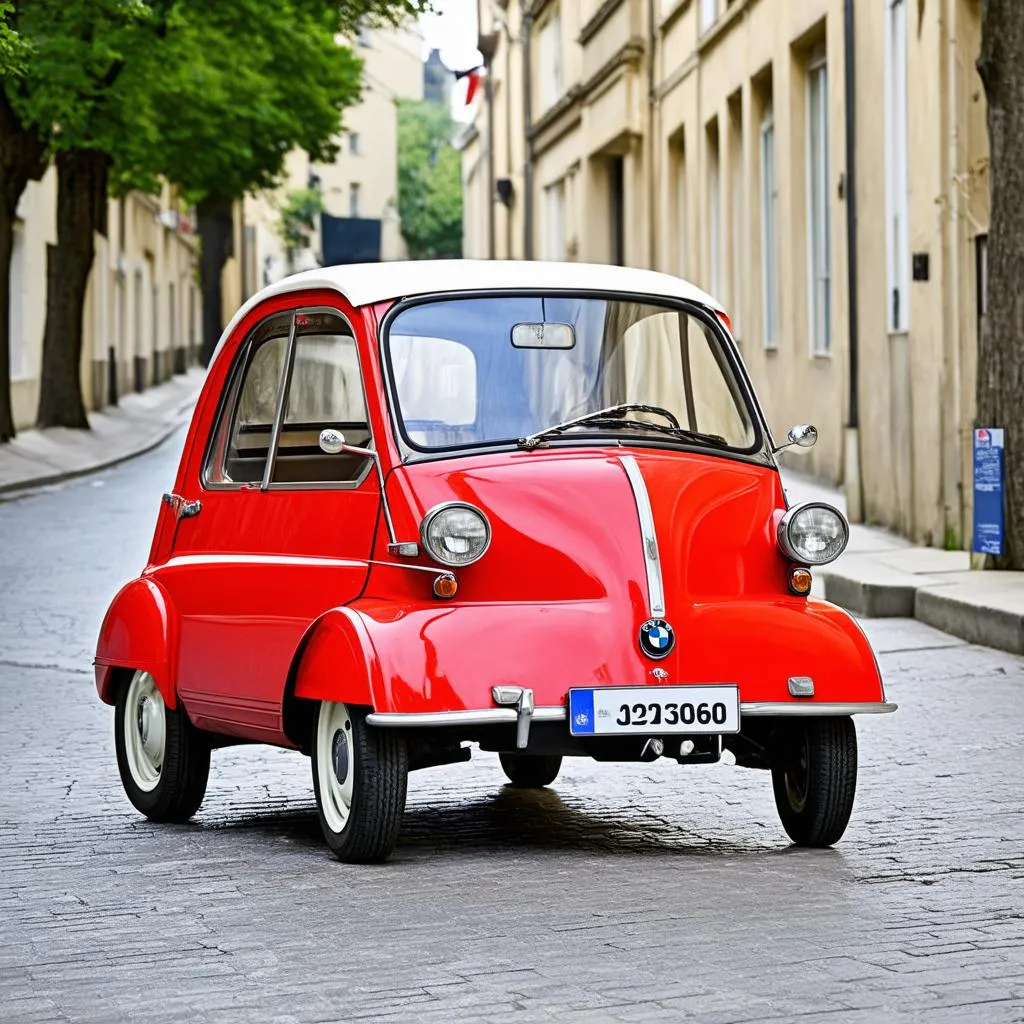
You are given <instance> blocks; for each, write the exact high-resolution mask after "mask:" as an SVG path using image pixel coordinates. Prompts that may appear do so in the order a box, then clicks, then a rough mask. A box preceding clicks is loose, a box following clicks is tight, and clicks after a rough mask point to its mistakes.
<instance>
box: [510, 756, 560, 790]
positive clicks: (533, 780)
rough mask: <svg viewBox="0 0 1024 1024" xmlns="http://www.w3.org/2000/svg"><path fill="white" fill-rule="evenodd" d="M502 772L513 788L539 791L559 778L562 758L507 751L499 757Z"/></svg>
mask: <svg viewBox="0 0 1024 1024" xmlns="http://www.w3.org/2000/svg"><path fill="white" fill-rule="evenodd" d="M498 760H499V761H501V768H502V771H504V773H505V774H506V775H507V776H508V781H509V782H511V783H512V785H513V786H519V787H520V788H521V789H539V788H540V787H541V786H547V785H550V784H551V783H552V782H554V781H555V779H556V778H558V772H559V770H560V769H561V767H562V758H561V757H560V756H559V755H558V754H518V753H513V752H511V751H506V752H504V753H501V754H499V755H498Z"/></svg>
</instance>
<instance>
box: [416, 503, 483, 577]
mask: <svg viewBox="0 0 1024 1024" xmlns="http://www.w3.org/2000/svg"><path fill="white" fill-rule="evenodd" d="M420 538H421V539H422V541H423V546H424V547H425V548H426V549H427V554H429V555H430V557H431V558H433V559H434V561H435V562H440V563H441V564H442V565H454V566H459V565H469V564H470V563H472V562H475V561H476V560H477V559H478V558H479V557H480V556H481V555H483V553H484V552H485V551H486V550H487V546H488V544H490V543H491V525H490V523H488V522H487V517H486V516H485V515H484V514H483V512H481V511H480V509H478V508H474V507H473V506H472V505H464V504H462V502H455V501H453V502H449V503H448V504H446V505H438V506H437V508H432V509H431V510H430V511H429V512H428V513H427V514H426V515H425V516H424V517H423V523H422V525H421V526H420Z"/></svg>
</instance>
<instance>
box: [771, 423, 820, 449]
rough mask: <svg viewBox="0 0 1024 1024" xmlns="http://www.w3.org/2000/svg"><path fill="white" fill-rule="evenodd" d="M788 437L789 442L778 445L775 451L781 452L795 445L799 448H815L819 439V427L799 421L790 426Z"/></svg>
mask: <svg viewBox="0 0 1024 1024" xmlns="http://www.w3.org/2000/svg"><path fill="white" fill-rule="evenodd" d="M786 437H787V438H788V443H787V444H780V445H777V446H776V448H775V451H777V452H781V451H782V450H783V449H785V448H792V447H793V445H796V446H797V447H798V448H813V447H814V444H815V442H816V441H817V440H818V429H817V427H812V426H811V424H810V423H798V424H797V425H796V426H795V427H791V428H790V431H789V433H788V434H787V435H786Z"/></svg>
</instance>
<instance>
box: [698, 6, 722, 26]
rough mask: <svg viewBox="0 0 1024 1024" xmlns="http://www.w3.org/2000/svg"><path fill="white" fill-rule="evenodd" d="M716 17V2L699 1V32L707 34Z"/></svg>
mask: <svg viewBox="0 0 1024 1024" xmlns="http://www.w3.org/2000/svg"><path fill="white" fill-rule="evenodd" d="M717 17H718V0H700V30H701V32H707V30H708V29H709V28H711V26H712V25H714V23H715V19H716V18H717Z"/></svg>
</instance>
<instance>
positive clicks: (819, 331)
mask: <svg viewBox="0 0 1024 1024" xmlns="http://www.w3.org/2000/svg"><path fill="white" fill-rule="evenodd" d="M822 49H824V48H822ZM828 138H829V136H828V67H827V65H826V64H825V57H824V53H821V54H820V55H816V57H815V59H814V60H812V62H811V64H810V66H809V67H808V69H807V179H808V180H807V185H808V187H807V235H808V244H807V255H808V260H807V263H808V279H809V287H810V310H809V314H810V338H811V352H812V354H814V355H828V354H829V353H830V352H831V351H832V325H831V321H832V294H831V287H832V282H831V266H830V262H829V246H830V226H829V194H828V182H829V169H828Z"/></svg>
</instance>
